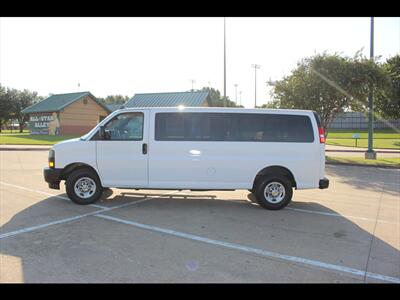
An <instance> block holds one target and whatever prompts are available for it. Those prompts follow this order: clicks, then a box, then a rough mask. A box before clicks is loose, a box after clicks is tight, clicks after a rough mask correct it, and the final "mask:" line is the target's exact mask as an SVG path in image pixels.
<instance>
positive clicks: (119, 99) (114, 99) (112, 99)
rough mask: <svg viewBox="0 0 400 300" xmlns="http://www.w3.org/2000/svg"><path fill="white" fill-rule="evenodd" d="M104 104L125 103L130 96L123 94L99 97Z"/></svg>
mask: <svg viewBox="0 0 400 300" xmlns="http://www.w3.org/2000/svg"><path fill="white" fill-rule="evenodd" d="M97 99H98V100H99V101H100V102H102V103H104V104H125V103H126V102H127V101H128V100H129V99H130V98H129V97H128V96H122V95H109V96H107V97H106V98H97Z"/></svg>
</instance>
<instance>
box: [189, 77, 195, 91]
mask: <svg viewBox="0 0 400 300" xmlns="http://www.w3.org/2000/svg"><path fill="white" fill-rule="evenodd" d="M190 81H191V82H192V92H193V91H194V90H193V83H195V82H196V80H194V79H190Z"/></svg>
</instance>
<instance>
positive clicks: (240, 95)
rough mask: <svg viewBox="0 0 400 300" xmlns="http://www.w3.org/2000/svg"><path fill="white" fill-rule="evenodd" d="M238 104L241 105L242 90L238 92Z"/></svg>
mask: <svg viewBox="0 0 400 300" xmlns="http://www.w3.org/2000/svg"><path fill="white" fill-rule="evenodd" d="M239 105H242V91H240V92H239Z"/></svg>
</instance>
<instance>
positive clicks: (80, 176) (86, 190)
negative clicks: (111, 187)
mask: <svg viewBox="0 0 400 300" xmlns="http://www.w3.org/2000/svg"><path fill="white" fill-rule="evenodd" d="M66 191H67V194H68V197H69V198H70V199H71V200H72V201H73V202H75V203H77V204H80V205H88V204H92V203H94V202H96V201H97V200H99V198H100V197H101V194H102V193H103V187H102V186H101V184H100V180H99V178H98V176H97V174H95V173H94V172H93V171H92V170H90V169H78V170H76V171H73V172H72V173H71V174H70V175H69V176H68V178H67V180H66Z"/></svg>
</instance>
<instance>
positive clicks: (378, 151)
mask: <svg viewBox="0 0 400 300" xmlns="http://www.w3.org/2000/svg"><path fill="white" fill-rule="evenodd" d="M374 151H375V152H376V153H390V154H400V151H394V150H393V151H391V150H388V151H382V150H374ZM325 152H351V153H365V151H364V150H340V149H338V150H333V149H325Z"/></svg>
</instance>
